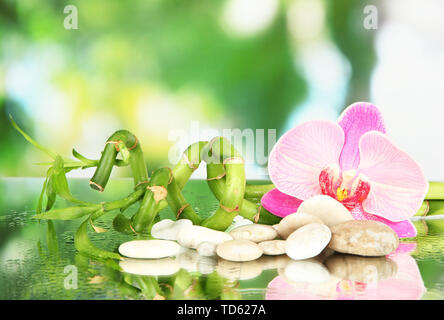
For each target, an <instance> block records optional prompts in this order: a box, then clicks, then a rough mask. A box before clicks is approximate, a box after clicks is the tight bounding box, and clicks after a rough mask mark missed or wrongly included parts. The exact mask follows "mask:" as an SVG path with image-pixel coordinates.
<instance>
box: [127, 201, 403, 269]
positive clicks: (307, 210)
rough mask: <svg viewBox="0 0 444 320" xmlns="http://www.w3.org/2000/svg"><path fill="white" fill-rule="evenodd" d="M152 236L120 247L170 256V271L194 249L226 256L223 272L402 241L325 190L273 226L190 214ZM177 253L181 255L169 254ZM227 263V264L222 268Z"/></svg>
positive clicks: (143, 255) (370, 251)
mask: <svg viewBox="0 0 444 320" xmlns="http://www.w3.org/2000/svg"><path fill="white" fill-rule="evenodd" d="M239 225H240V226H239ZM151 235H152V236H153V237H154V238H156V239H159V240H134V241H129V242H126V243H123V244H122V245H121V246H120V247H119V252H120V253H121V254H122V255H123V256H125V257H129V258H136V259H161V260H162V259H163V258H166V259H164V260H165V261H164V264H163V265H162V267H161V269H162V268H163V270H164V272H166V273H169V272H170V271H168V270H169V269H171V268H172V267H171V265H172V261H173V262H174V260H180V257H181V256H183V255H184V253H186V252H189V251H190V250H192V251H194V253H193V254H195V253H197V255H198V256H200V257H203V258H204V257H207V258H213V257H219V259H220V258H222V260H221V259H220V261H219V263H218V266H219V269H220V270H222V271H223V270H229V269H230V268H229V267H230V263H240V262H254V261H255V260H258V259H259V258H261V257H262V256H263V255H264V257H265V256H283V257H284V260H286V261H287V260H290V261H293V260H306V259H310V258H314V257H316V256H319V255H322V254H324V253H325V252H326V251H329V252H330V253H331V252H339V253H346V254H352V255H358V256H365V257H378V256H385V255H387V254H389V253H390V252H392V251H394V250H395V249H396V248H397V247H398V245H399V239H398V236H397V234H396V233H395V232H394V231H393V230H392V229H391V228H390V227H388V226H387V225H385V224H383V223H381V222H377V221H370V220H354V219H353V217H352V215H351V214H350V212H349V210H347V208H345V207H344V206H343V205H342V204H341V203H340V202H338V201H336V200H335V199H333V198H331V197H329V196H324V195H320V196H315V197H312V198H310V199H308V200H306V201H304V202H303V203H302V204H301V206H300V207H299V209H298V211H297V212H295V213H293V214H290V215H288V216H286V217H285V218H283V219H282V220H281V221H280V223H279V224H277V225H274V226H269V225H262V224H252V223H251V221H248V220H245V219H243V218H241V217H237V218H236V220H235V224H234V225H233V226H232V227H231V228H229V229H228V230H227V231H226V232H222V231H216V230H213V229H209V228H205V227H202V226H195V225H193V224H192V222H191V221H190V220H186V219H182V220H177V221H172V220H169V219H165V220H162V221H160V222H158V223H156V224H155V225H154V226H153V227H152V231H151ZM173 256H176V259H171V258H169V257H173ZM264 257H263V258H264ZM288 258H289V259H288ZM133 260H134V259H133ZM262 260H263V259H262ZM209 261H212V260H211V259H210V260H209ZM310 261H311V260H307V261H306V262H307V263H310ZM148 262H149V261H148ZM287 262H288V261H287ZM122 263H123V264H124V265H125V263H126V264H128V263H133V264H135V266H134V265H133V268H140V267H141V264H142V263H144V264H145V265H146V263H147V262H146V261H145V262H143V261H141V262H137V261H132V260H128V259H126V260H124V261H123V262H122ZM122 263H121V264H122ZM138 263H139V266H138V267H137V264H138ZM262 263H263V261H262ZM148 264H149V263H148ZM168 264H169V265H168ZM223 264H226V265H228V267H227V266H225V267H224V268H221V267H220V265H222V266H223ZM250 264H251V263H250ZM274 264H275V263H274ZM209 265H211V266H212V268H210V269H209V270H213V269H214V267H215V266H214V263H213V262H211V263H209ZM156 266H157V267H159V265H158V264H157V265H156ZM178 267H180V266H178ZM231 267H232V266H231ZM145 268H146V266H145ZM148 268H149V267H148ZM175 268H177V267H175ZM300 268H301V266H300V264H294V266H290V267H287V268H286V273H294V272H296V273H297V272H299V271H298V270H299V269H300ZM302 268H303V267H302ZM123 269H124V270H125V268H123ZM126 269H128V266H126ZM203 269H205V268H203ZM217 269H218V268H217V267H216V270H217ZM242 269H243V270H244V271H245V270H249V269H248V268H247V269H245V268H242ZM253 269H254V266H253ZM293 269H295V270H293ZM260 270H261V271H262V267H261V269H260ZM201 271H202V270H201ZM293 276H294V275H293Z"/></svg>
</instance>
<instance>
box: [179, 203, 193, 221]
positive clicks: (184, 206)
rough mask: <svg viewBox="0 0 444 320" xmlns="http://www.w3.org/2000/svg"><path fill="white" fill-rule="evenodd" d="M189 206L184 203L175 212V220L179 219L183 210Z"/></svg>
mask: <svg viewBox="0 0 444 320" xmlns="http://www.w3.org/2000/svg"><path fill="white" fill-rule="evenodd" d="M189 206H190V204H189V203H186V204H184V205H183V206H182V207H180V209H179V210H178V211H177V215H176V219H179V216H180V215H181V214H182V212H183V210H185V208H187V207H189Z"/></svg>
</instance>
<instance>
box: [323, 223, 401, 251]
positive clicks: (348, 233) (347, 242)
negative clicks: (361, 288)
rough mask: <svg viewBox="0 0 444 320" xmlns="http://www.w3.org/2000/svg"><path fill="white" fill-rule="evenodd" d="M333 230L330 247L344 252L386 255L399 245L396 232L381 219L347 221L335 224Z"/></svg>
mask: <svg viewBox="0 0 444 320" xmlns="http://www.w3.org/2000/svg"><path fill="white" fill-rule="evenodd" d="M331 232H332V238H331V241H330V244H329V245H328V246H329V248H330V249H333V250H335V251H337V252H342V253H349V254H356V255H361V256H385V255H387V254H389V253H390V252H392V251H394V250H396V248H398V245H399V238H398V235H397V234H396V232H395V231H393V229H392V228H390V227H389V226H387V225H386V224H384V223H382V222H379V221H371V220H353V221H347V222H344V223H340V224H337V225H335V226H333V227H332V228H331Z"/></svg>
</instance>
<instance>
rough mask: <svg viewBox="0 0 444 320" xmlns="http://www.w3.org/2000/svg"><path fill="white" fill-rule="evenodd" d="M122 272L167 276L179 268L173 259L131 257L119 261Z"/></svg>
mask: <svg viewBox="0 0 444 320" xmlns="http://www.w3.org/2000/svg"><path fill="white" fill-rule="evenodd" d="M119 266H120V267H121V268H122V270H123V272H127V273H132V274H137V275H142V276H169V275H172V274H175V273H176V272H177V271H179V270H180V265H179V264H178V263H177V261H176V260H175V259H172V258H164V259H151V260H148V259H131V258H125V259H123V260H121V261H120V262H119Z"/></svg>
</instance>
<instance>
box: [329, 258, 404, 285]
mask: <svg viewBox="0 0 444 320" xmlns="http://www.w3.org/2000/svg"><path fill="white" fill-rule="evenodd" d="M325 265H326V266H327V268H328V270H329V271H330V273H331V274H333V275H335V276H336V277H338V278H341V279H344V280H352V281H359V282H364V283H375V282H377V281H379V280H382V279H387V278H390V277H392V276H394V275H395V274H396V272H397V266H396V263H395V262H394V261H392V260H390V259H388V258H386V257H361V256H354V255H348V254H334V255H332V256H330V257H329V258H327V260H326V261H325Z"/></svg>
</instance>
